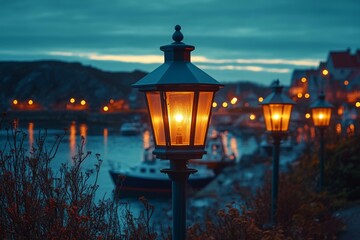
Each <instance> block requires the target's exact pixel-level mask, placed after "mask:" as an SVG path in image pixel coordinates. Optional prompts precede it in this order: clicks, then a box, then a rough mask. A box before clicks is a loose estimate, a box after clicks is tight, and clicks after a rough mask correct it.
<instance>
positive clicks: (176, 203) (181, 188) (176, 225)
mask: <svg viewBox="0 0 360 240" xmlns="http://www.w3.org/2000/svg"><path fill="white" fill-rule="evenodd" d="M186 162H187V161H185V160H170V168H167V169H161V170H160V171H161V172H162V173H166V174H168V176H169V178H170V179H171V181H172V210H173V229H172V235H173V236H172V239H174V240H185V238H186V182H187V180H188V178H189V176H190V174H192V173H196V172H197V170H196V169H192V168H187V166H186Z"/></svg>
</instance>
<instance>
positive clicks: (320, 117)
mask: <svg viewBox="0 0 360 240" xmlns="http://www.w3.org/2000/svg"><path fill="white" fill-rule="evenodd" d="M310 108H311V112H312V119H313V122H314V126H315V127H316V128H317V129H318V130H319V133H320V148H319V158H320V179H319V189H320V191H322V190H323V187H324V144H325V140H324V133H325V129H326V128H327V127H328V126H329V125H330V119H331V110H332V108H333V106H332V105H331V104H330V103H328V102H327V101H326V100H325V95H324V93H323V92H321V93H320V95H319V98H318V100H317V101H315V102H314V103H313V104H311V105H310Z"/></svg>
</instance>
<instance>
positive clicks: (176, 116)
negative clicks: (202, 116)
mask: <svg viewBox="0 0 360 240" xmlns="http://www.w3.org/2000/svg"><path fill="white" fill-rule="evenodd" d="M183 120H184V116H183V115H182V114H179V113H178V114H176V115H175V121H177V122H182V121H183Z"/></svg>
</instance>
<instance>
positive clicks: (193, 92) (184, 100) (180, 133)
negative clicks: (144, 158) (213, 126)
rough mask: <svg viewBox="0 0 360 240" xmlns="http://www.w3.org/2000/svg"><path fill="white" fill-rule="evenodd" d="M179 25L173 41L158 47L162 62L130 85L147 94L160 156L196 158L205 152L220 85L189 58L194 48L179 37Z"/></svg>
mask: <svg viewBox="0 0 360 240" xmlns="http://www.w3.org/2000/svg"><path fill="white" fill-rule="evenodd" d="M180 29H181V28H180V26H179V25H177V26H176V27H175V30H176V31H175V33H174V34H173V40H174V41H175V42H173V43H172V44H170V45H165V46H162V47H160V49H161V50H162V51H164V55H165V62H164V64H162V65H161V66H160V67H158V68H157V69H155V70H154V71H153V72H150V73H149V74H148V75H146V76H145V77H144V78H142V79H141V80H140V81H138V82H137V83H135V84H134V85H133V87H135V88H139V90H140V91H142V92H144V93H145V95H146V101H147V106H148V111H149V113H150V118H151V125H152V130H153V134H154V139H155V150H154V152H153V153H154V154H155V155H156V157H158V158H160V159H197V158H202V156H203V154H204V153H205V151H204V147H205V140H206V135H207V130H208V125H209V120H210V115H211V109H212V104H213V100H214V94H215V92H216V91H218V90H219V88H220V87H221V86H222V85H221V84H220V83H219V82H218V81H216V80H215V79H213V78H212V77H210V76H209V75H208V74H206V73H205V72H203V71H202V70H200V69H199V68H197V67H196V66H195V65H193V64H192V63H191V61H190V52H191V51H193V50H194V49H195V48H194V46H191V45H186V44H184V43H183V42H181V41H182V39H183V35H182V33H181V32H180Z"/></svg>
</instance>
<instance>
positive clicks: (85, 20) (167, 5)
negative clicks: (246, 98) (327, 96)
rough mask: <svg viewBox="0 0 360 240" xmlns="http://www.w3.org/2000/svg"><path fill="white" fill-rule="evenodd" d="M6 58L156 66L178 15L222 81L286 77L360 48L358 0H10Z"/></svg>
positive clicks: (1, 33) (0, 56)
mask: <svg viewBox="0 0 360 240" xmlns="http://www.w3.org/2000/svg"><path fill="white" fill-rule="evenodd" d="M0 20H1V21H0V60H38V59H59V60H65V61H79V62H82V63H84V64H86V65H92V66H95V67H98V68H100V69H104V70H111V71H132V70H134V69H139V70H144V71H151V70H153V69H155V68H156V67H157V66H159V65H160V64H161V63H162V62H163V54H162V52H161V51H160V50H159V47H160V46H161V45H166V44H169V43H171V42H172V39H171V36H172V34H173V32H174V26H175V25H176V24H180V25H181V26H182V32H183V34H184V40H183V41H184V42H185V43H187V44H191V45H195V48H196V49H195V51H194V52H193V53H192V61H193V62H194V63H195V64H196V65H197V66H199V67H200V68H202V69H203V70H205V71H206V72H207V73H209V74H210V75H211V76H213V77H214V78H216V79H217V80H219V81H221V82H231V81H237V80H250V81H255V82H259V83H263V84H269V83H270V82H271V81H272V80H273V79H275V78H279V79H280V81H281V82H283V83H284V84H288V83H289V81H290V76H291V73H292V71H293V69H295V68H297V69H298V68H315V67H317V65H318V64H319V61H323V60H325V59H326V57H327V55H328V52H329V51H331V50H346V49H348V48H350V49H351V51H352V52H354V51H355V50H356V49H358V48H360V2H359V1H358V0H342V1H339V0H328V1H323V0H317V1H314V0H302V1H295V0H272V1H268V0H251V1H244V0H243V1H241V0H192V1H189V0H176V1H173V0H151V1H149V0H61V1H60V0H11V1H10V0H9V1H2V3H1V8H0Z"/></svg>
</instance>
